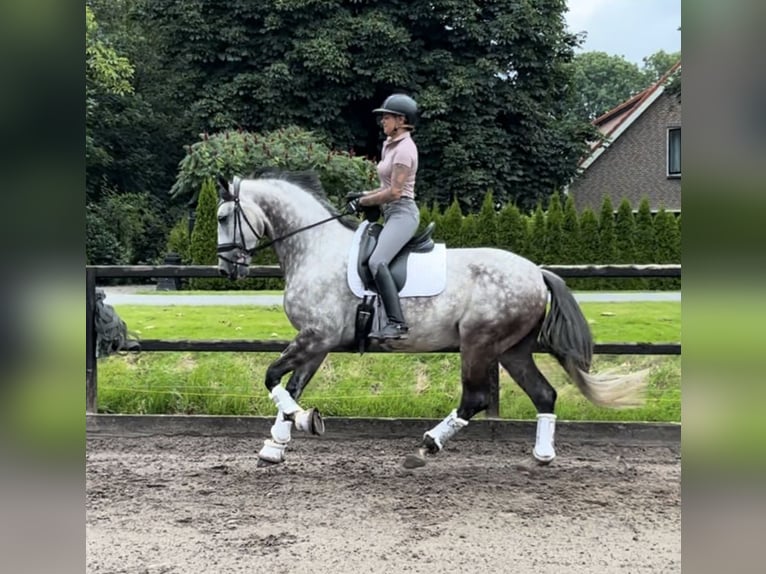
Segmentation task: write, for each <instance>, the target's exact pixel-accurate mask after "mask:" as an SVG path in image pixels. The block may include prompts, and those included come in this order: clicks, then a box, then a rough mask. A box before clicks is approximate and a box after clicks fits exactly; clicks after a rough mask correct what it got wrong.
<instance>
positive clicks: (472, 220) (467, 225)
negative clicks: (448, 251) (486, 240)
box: [460, 213, 481, 247]
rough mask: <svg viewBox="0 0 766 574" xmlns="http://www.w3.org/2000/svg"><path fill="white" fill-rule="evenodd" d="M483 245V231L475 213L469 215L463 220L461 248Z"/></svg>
mask: <svg viewBox="0 0 766 574" xmlns="http://www.w3.org/2000/svg"><path fill="white" fill-rule="evenodd" d="M480 244H481V230H480V229H479V221H478V218H477V217H476V214H475V213H469V214H468V215H466V216H465V217H464V218H463V222H462V224H461V225H460V246H461V247H479V245H480Z"/></svg>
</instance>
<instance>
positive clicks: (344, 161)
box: [170, 127, 377, 201]
mask: <svg viewBox="0 0 766 574" xmlns="http://www.w3.org/2000/svg"><path fill="white" fill-rule="evenodd" d="M266 168H279V169H285V170H309V169H311V170H315V171H317V173H318V174H319V179H320V181H321V182H322V186H323V188H324V190H325V193H326V194H327V195H328V197H329V198H331V199H334V200H336V201H339V200H340V199H341V198H342V197H343V196H344V195H345V194H346V193H347V192H349V191H363V190H367V189H372V188H374V187H376V185H377V172H376V168H375V164H374V163H373V162H371V161H369V160H367V159H365V158H363V157H355V156H354V155H353V154H351V153H348V152H345V151H336V150H332V149H331V148H330V147H329V146H328V145H327V144H326V143H325V142H324V141H323V140H322V139H320V138H319V136H317V135H316V134H314V133H313V132H309V131H306V130H302V129H300V128H297V127H287V128H283V129H279V130H275V131H272V132H267V133H264V134H254V133H250V132H244V131H225V132H221V133H217V134H213V135H207V134H203V135H202V139H201V140H200V141H198V142H196V143H194V144H193V145H191V146H189V147H188V148H187V155H186V157H184V158H183V159H182V160H181V163H180V169H179V172H178V176H177V178H176V182H175V184H174V185H173V187H172V188H171V190H170V193H171V194H172V195H173V196H174V197H189V198H192V199H193V198H194V196H195V195H196V194H197V193H198V192H199V190H200V189H201V187H202V185H203V183H204V182H205V181H206V180H209V179H211V180H213V181H216V180H217V178H218V177H221V176H223V177H225V178H227V179H229V178H231V177H232V176H234V175H240V176H243V177H247V176H250V175H251V174H253V173H257V172H259V171H261V170H263V169H266Z"/></svg>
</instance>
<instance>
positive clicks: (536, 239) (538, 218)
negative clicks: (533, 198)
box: [526, 203, 545, 264]
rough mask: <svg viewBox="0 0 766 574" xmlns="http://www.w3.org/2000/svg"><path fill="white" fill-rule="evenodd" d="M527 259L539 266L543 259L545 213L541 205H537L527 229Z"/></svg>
mask: <svg viewBox="0 0 766 574" xmlns="http://www.w3.org/2000/svg"><path fill="white" fill-rule="evenodd" d="M526 252H527V255H526V257H527V259H529V260H530V261H532V262H533V263H537V264H540V263H542V262H543V259H544V257H545V213H544V212H543V206H542V204H541V203H538V204H537V207H536V208H535V212H534V214H533V215H532V222H531V225H530V228H529V241H528V242H527V250H526Z"/></svg>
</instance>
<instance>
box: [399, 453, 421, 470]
mask: <svg viewBox="0 0 766 574" xmlns="http://www.w3.org/2000/svg"><path fill="white" fill-rule="evenodd" d="M403 464H404V468H420V467H421V466H425V465H426V458H425V457H424V456H423V455H422V454H408V455H407V456H405V457H404V463H403Z"/></svg>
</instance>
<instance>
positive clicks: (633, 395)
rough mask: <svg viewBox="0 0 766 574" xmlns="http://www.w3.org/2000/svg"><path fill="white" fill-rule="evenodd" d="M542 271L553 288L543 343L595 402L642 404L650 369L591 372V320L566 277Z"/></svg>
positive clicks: (606, 404) (541, 332) (613, 406)
mask: <svg viewBox="0 0 766 574" xmlns="http://www.w3.org/2000/svg"><path fill="white" fill-rule="evenodd" d="M542 272H543V280H544V281H545V285H546V286H547V287H548V290H549V291H550V292H551V305H550V309H549V310H548V313H547V314H546V316H545V319H544V320H543V325H542V328H541V330H540V337H539V341H540V343H541V344H542V345H543V346H544V347H545V348H546V350H547V351H549V352H550V353H551V354H552V355H553V356H554V357H556V359H557V360H558V362H559V363H560V364H561V366H562V367H564V370H565V371H566V372H567V373H568V374H569V376H570V377H572V380H573V381H574V382H575V384H576V385H577V388H579V389H580V392H581V393H582V394H583V395H584V396H585V398H587V399H588V400H589V401H590V402H592V403H593V404H595V405H598V406H602V407H612V408H624V407H633V406H639V405H641V404H642V403H643V391H644V390H645V389H646V385H647V382H648V381H647V377H646V376H647V374H648V369H646V370H644V371H641V372H639V373H634V374H629V375H621V376H617V375H616V376H611V375H601V376H596V375H591V374H589V372H590V367H591V361H592V359H593V336H592V335H591V332H590V326H589V325H588V321H587V320H586V319H585V316H584V315H583V314H582V310H581V309H580V306H579V305H578V304H577V300H576V299H575V298H574V295H572V292H571V291H570V290H569V287H567V285H566V283H564V280H563V279H562V278H561V277H559V276H558V275H556V274H554V273H551V272H550V271H547V270H545V269H543V270H542Z"/></svg>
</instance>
